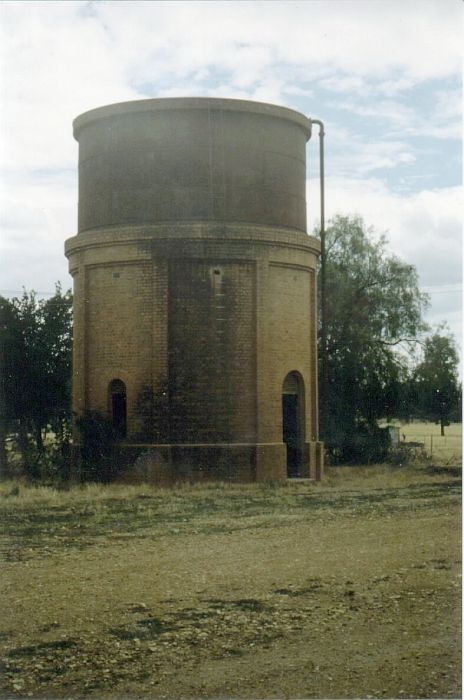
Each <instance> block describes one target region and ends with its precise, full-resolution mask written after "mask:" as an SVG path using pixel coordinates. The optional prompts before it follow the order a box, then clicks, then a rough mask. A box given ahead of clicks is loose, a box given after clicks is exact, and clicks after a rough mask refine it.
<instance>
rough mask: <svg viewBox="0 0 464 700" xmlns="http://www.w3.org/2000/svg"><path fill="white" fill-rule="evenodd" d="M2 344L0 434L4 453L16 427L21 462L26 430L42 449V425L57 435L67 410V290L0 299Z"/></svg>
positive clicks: (69, 313)
mask: <svg viewBox="0 0 464 700" xmlns="http://www.w3.org/2000/svg"><path fill="white" fill-rule="evenodd" d="M0 311H1V326H0V331H1V336H0V337H1V341H0V342H1V347H2V351H3V352H2V355H3V366H2V368H1V369H2V381H1V386H2V392H1V396H0V398H1V399H2V400H3V403H4V411H2V413H3V415H4V430H3V437H2V436H1V435H0V438H2V439H1V442H2V447H1V448H0V453H3V455H4V445H5V436H6V432H7V431H8V429H9V428H10V427H11V426H12V424H14V425H16V427H17V430H16V432H17V435H18V442H19V447H20V451H21V453H22V455H23V463H24V464H25V466H27V468H28V469H29V470H30V474H29V475H32V476H33V474H32V473H31V470H32V471H33V465H32V464H31V462H30V460H28V459H27V457H28V455H27V453H28V444H29V434H30V433H32V435H33V437H34V441H35V444H36V450H37V452H38V453H39V454H40V453H42V452H43V449H44V446H43V438H42V433H43V429H44V428H46V427H47V426H50V427H51V428H52V430H54V432H55V433H58V434H61V433H62V432H63V429H64V424H65V423H66V422H67V421H68V420H69V415H70V389H71V347H72V339H71V325H72V296H71V292H70V291H67V292H65V293H63V292H62V289H61V286H60V285H59V284H57V285H56V287H55V294H54V295H53V296H52V297H50V298H49V299H47V300H39V299H38V298H37V295H36V293H35V292H33V291H32V292H26V291H24V293H23V295H22V297H21V298H20V299H18V298H14V299H11V300H8V299H4V298H0Z"/></svg>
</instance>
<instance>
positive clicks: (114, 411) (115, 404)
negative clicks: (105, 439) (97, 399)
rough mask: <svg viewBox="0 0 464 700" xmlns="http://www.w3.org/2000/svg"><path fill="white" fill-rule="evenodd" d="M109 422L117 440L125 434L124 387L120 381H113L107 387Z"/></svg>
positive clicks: (125, 406)
mask: <svg viewBox="0 0 464 700" xmlns="http://www.w3.org/2000/svg"><path fill="white" fill-rule="evenodd" d="M109 399H110V411H111V421H112V423H113V429H114V432H115V434H116V436H117V437H118V438H124V437H126V434H127V399H126V385H125V384H124V382H123V381H122V380H121V379H113V381H112V382H110V386H109Z"/></svg>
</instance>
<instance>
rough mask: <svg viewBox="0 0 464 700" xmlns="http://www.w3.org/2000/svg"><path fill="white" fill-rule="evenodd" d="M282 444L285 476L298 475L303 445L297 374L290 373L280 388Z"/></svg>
mask: <svg viewBox="0 0 464 700" xmlns="http://www.w3.org/2000/svg"><path fill="white" fill-rule="evenodd" d="M282 429H283V436H282V438H283V442H285V444H286V445H287V476H288V477H289V478H295V477H298V476H301V475H300V469H301V466H302V455H303V443H304V391H303V380H302V378H301V376H300V375H299V374H298V372H290V373H289V374H287V376H286V377H285V380H284V383H283V387H282Z"/></svg>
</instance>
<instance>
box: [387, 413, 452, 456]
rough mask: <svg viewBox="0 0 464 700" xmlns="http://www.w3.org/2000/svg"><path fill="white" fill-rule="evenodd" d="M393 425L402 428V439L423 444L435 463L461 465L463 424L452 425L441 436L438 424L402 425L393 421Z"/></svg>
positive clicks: (417, 422) (418, 423)
mask: <svg viewBox="0 0 464 700" xmlns="http://www.w3.org/2000/svg"><path fill="white" fill-rule="evenodd" d="M391 425H397V426H399V428H400V439H401V440H403V439H404V438H403V435H404V436H405V439H406V442H418V443H422V444H423V446H424V450H425V451H426V453H427V455H428V456H429V457H431V458H432V459H434V461H435V462H438V463H440V462H443V463H450V464H460V463H461V460H462V423H451V425H448V426H446V427H445V435H444V436H441V435H440V425H439V424H438V423H424V422H419V421H412V422H411V423H401V422H399V421H392V423H391Z"/></svg>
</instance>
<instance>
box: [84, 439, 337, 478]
mask: <svg viewBox="0 0 464 700" xmlns="http://www.w3.org/2000/svg"><path fill="white" fill-rule="evenodd" d="M79 452H80V450H79V445H75V446H74V459H73V463H74V469H73V474H74V477H75V478H77V479H78V478H79V472H80V468H79V462H80V459H79ZM111 462H112V465H113V467H112V469H111V472H112V473H113V475H114V478H113V480H114V481H118V482H125V483H141V482H148V483H154V484H159V485H161V486H169V485H172V484H175V483H178V482H182V481H192V482H197V481H230V482H238V483H249V482H257V481H285V480H286V479H287V447H286V445H285V444H284V443H254V444H253V443H252V444H250V443H218V444H183V445H182V444H129V443H128V444H118V445H116V446H115V447H114V448H113V457H112V459H111ZM322 473H323V447H322V443H320V442H310V443H306V445H305V448H304V450H303V454H302V464H301V467H300V470H299V476H300V477H305V478H311V479H313V480H316V481H319V480H320V479H321V477H322Z"/></svg>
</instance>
